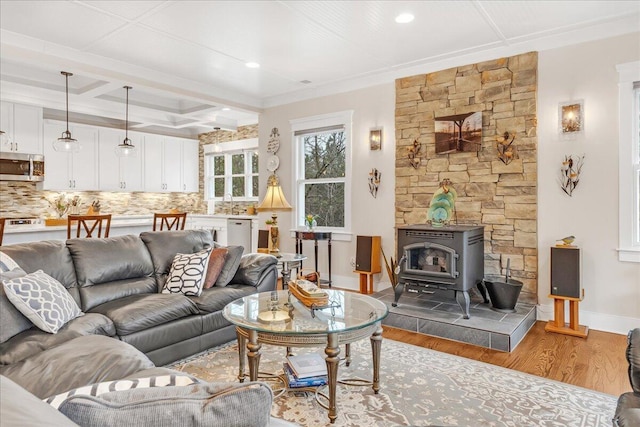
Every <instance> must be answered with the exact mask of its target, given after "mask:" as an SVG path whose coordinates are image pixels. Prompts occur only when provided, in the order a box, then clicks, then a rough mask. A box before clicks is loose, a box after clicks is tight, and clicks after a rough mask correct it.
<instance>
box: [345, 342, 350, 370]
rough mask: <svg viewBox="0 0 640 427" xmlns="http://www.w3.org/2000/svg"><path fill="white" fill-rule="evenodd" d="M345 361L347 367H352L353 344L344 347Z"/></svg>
mask: <svg viewBox="0 0 640 427" xmlns="http://www.w3.org/2000/svg"><path fill="white" fill-rule="evenodd" d="M344 360H345V365H346V366H349V365H351V344H345V346H344Z"/></svg>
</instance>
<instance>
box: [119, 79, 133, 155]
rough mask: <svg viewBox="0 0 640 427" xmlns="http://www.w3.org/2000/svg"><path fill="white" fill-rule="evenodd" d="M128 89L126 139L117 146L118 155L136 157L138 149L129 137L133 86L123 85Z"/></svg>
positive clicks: (125, 124) (125, 123)
mask: <svg viewBox="0 0 640 427" xmlns="http://www.w3.org/2000/svg"><path fill="white" fill-rule="evenodd" d="M123 87H124V88H125V89H126V90H127V113H126V118H125V122H124V141H122V143H121V144H118V146H117V147H116V156H118V157H136V156H137V155H138V150H136V147H135V145H133V144H132V143H131V140H130V139H129V89H131V86H123Z"/></svg>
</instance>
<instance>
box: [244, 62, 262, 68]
mask: <svg viewBox="0 0 640 427" xmlns="http://www.w3.org/2000/svg"><path fill="white" fill-rule="evenodd" d="M244 65H246V66H247V67H249V68H260V64H258V63H257V62H247V63H246V64H244Z"/></svg>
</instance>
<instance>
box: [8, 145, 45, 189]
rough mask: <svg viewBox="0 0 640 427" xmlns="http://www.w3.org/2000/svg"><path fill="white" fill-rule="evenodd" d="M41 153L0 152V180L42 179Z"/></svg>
mask: <svg viewBox="0 0 640 427" xmlns="http://www.w3.org/2000/svg"><path fill="white" fill-rule="evenodd" d="M43 180H44V156H43V155H41V154H22V153H5V152H2V153H0V181H33V182H36V181H43Z"/></svg>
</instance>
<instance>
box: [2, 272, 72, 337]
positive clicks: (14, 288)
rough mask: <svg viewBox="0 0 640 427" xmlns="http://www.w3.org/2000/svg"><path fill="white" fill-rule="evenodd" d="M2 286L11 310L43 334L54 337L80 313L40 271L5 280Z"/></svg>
mask: <svg viewBox="0 0 640 427" xmlns="http://www.w3.org/2000/svg"><path fill="white" fill-rule="evenodd" d="M2 286H4V291H5V293H6V294H7V298H9V301H11V303H12V304H13V305H14V307H15V308H17V309H18V311H20V313H22V314H24V315H25V316H26V317H27V318H28V319H29V320H31V323H33V324H34V325H36V326H37V327H38V328H40V329H42V330H43V331H45V332H49V333H52V334H55V333H56V332H58V330H60V328H62V327H63V326H64V325H66V324H67V322H69V321H70V320H72V319H75V318H76V317H78V316H82V315H83V314H84V313H83V312H82V311H81V310H80V307H78V304H76V302H75V301H74V300H73V298H72V297H71V295H70V294H69V292H67V290H66V289H65V288H64V286H62V284H61V283H60V282H58V281H57V280H56V279H54V278H53V277H51V276H49V275H48V274H46V273H44V272H43V271H42V270H38V271H36V272H35V273H31V274H27V275H26V276H23V277H18V278H15V279H11V280H6V281H4V282H2Z"/></svg>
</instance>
